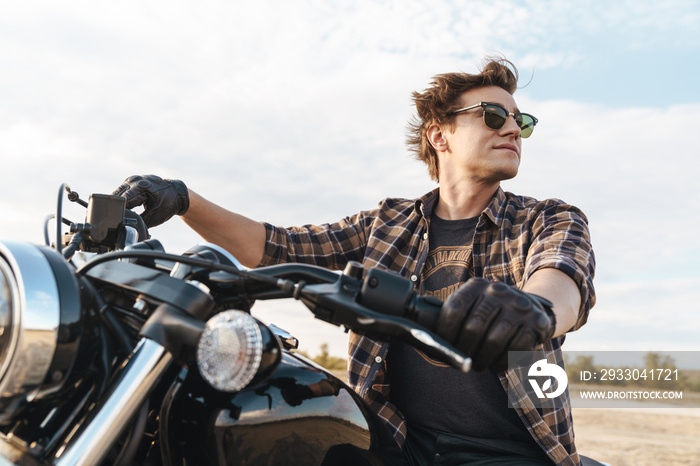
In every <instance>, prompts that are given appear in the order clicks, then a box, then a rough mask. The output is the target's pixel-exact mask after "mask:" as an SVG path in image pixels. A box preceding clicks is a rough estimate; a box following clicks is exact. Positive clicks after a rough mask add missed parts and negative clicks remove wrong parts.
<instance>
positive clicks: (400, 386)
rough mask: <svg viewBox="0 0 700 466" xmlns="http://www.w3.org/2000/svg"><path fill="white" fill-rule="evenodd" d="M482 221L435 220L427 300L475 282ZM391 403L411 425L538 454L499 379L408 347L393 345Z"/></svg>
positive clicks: (426, 278)
mask: <svg viewBox="0 0 700 466" xmlns="http://www.w3.org/2000/svg"><path fill="white" fill-rule="evenodd" d="M477 221H478V217H476V218H471V219H465V220H451V221H450V220H443V219H441V218H439V217H437V216H435V215H433V216H432V218H431V222H430V231H429V236H428V238H429V252H428V258H427V261H426V263H425V265H424V267H423V270H422V272H421V273H422V280H421V281H422V283H423V287H424V288H423V291H424V294H426V295H431V296H435V297H437V298H439V299H441V300H445V299H446V298H447V296H449V294H451V293H452V292H453V291H454V290H456V289H457V288H458V287H459V286H460V285H461V284H463V283H464V282H466V281H467V280H468V279H469V278H470V277H473V266H472V239H473V236H474V230H475V228H476V224H477ZM387 377H388V381H389V383H390V384H391V391H390V394H389V396H390V401H391V402H392V403H394V404H395V405H396V406H397V408H398V409H399V411H401V412H402V414H403V415H404V416H405V417H406V420H407V423H408V426H409V429H410V426H411V425H412V424H413V425H419V426H421V427H424V428H428V429H430V430H433V431H437V432H443V433H450V434H454V435H457V436H460V437H465V438H473V439H480V440H482V439H483V440H484V441H485V442H486V443H488V444H492V445H493V446H496V447H503V449H504V450H506V451H509V450H510V451H513V450H516V451H517V453H523V454H527V453H529V452H537V451H539V450H540V449H539V447H537V445H536V444H535V443H534V440H533V438H532V436H531V435H530V433H529V432H528V431H527V429H526V428H525V426H524V425H523V423H522V421H521V420H520V418H519V417H518V415H517V413H516V412H515V410H514V409H512V408H510V407H509V405H508V397H507V394H506V392H505V390H504V389H503V386H502V385H501V382H500V380H499V378H498V376H497V375H496V374H494V373H493V372H491V371H489V370H487V371H483V372H474V371H472V372H467V373H461V372H459V371H457V370H455V369H452V368H450V367H448V366H447V365H445V364H442V363H440V362H438V361H435V360H433V359H431V358H430V357H428V356H427V355H425V354H424V353H423V352H421V351H419V350H416V349H415V348H413V347H411V346H410V345H408V344H405V343H401V342H398V343H392V344H391V347H390V349H389V354H388V356H387Z"/></svg>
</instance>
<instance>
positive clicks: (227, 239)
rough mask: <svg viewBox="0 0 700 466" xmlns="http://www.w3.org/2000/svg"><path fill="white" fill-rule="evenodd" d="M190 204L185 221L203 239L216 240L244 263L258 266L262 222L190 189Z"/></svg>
mask: <svg viewBox="0 0 700 466" xmlns="http://www.w3.org/2000/svg"><path fill="white" fill-rule="evenodd" d="M189 198H190V206H189V209H188V210H187V212H186V213H185V214H184V215H182V217H181V218H182V219H183V220H184V222H185V223H186V224H187V225H188V226H189V227H190V228H192V229H193V230H194V231H196V232H197V233H198V234H199V235H200V236H201V237H202V238H203V239H204V240H205V241H208V242H211V243H215V244H218V245H219V246H221V247H222V248H224V249H226V250H227V251H229V252H230V253H231V254H233V255H234V256H235V257H236V259H238V260H239V261H240V262H241V264H243V265H245V266H246V267H255V266H257V265H258V264H259V263H260V261H261V260H262V257H263V252H264V250H265V227H264V226H263V224H262V223H259V222H256V221H254V220H251V219H249V218H247V217H244V216H243V215H240V214H237V213H235V212H231V211H229V210H226V209H224V208H223V207H221V206H219V205H217V204H214V203H213V202H211V201H208V200H206V199H205V198H203V197H202V196H200V195H199V194H197V193H195V192H194V191H192V190H189Z"/></svg>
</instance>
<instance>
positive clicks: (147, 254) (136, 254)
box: [76, 251, 280, 286]
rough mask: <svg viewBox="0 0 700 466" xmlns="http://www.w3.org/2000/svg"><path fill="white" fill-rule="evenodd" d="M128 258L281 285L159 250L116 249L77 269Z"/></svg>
mask: <svg viewBox="0 0 700 466" xmlns="http://www.w3.org/2000/svg"><path fill="white" fill-rule="evenodd" d="M127 258H142V259H161V260H165V261H169V262H179V263H182V264H186V265H194V266H198V267H204V268H207V269H214V270H220V271H222V272H228V273H231V274H233V275H237V276H239V277H244V278H250V279H253V280H257V281H259V282H262V283H265V284H269V285H275V286H279V282H280V281H279V280H278V279H277V278H271V277H266V276H263V275H258V274H256V273H255V272H250V271H242V270H240V269H238V268H236V267H235V266H232V265H225V264H219V263H217V262H213V261H210V260H206V259H198V258H195V257H187V256H179V255H176V254H168V253H164V252H158V251H115V252H110V253H107V254H104V255H101V256H97V257H95V258H93V259H91V260H90V261H89V262H88V263H87V264H85V265H83V266H81V267H80V268H78V270H76V274H78V275H85V274H86V273H87V272H88V271H89V270H90V269H92V268H93V267H95V266H97V265H99V264H101V263H103V262H109V261H113V260H118V259H127Z"/></svg>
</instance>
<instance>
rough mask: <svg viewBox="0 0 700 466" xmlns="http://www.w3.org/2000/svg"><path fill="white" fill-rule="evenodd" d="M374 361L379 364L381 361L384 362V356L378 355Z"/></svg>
mask: <svg viewBox="0 0 700 466" xmlns="http://www.w3.org/2000/svg"><path fill="white" fill-rule="evenodd" d="M374 362H376V363H377V364H379V363H380V362H382V357H381V356H377V357H376V358H374Z"/></svg>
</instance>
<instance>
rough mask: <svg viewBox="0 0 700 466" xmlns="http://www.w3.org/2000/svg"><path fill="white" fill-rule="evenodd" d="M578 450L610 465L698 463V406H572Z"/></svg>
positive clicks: (699, 458) (699, 448) (638, 465)
mask: <svg viewBox="0 0 700 466" xmlns="http://www.w3.org/2000/svg"><path fill="white" fill-rule="evenodd" d="M573 416H574V429H575V432H576V446H577V448H578V451H579V452H581V453H582V454H584V455H586V456H589V457H591V458H593V459H596V460H598V461H603V462H606V463H609V464H611V465H613V466H632V465H634V466H652V465H653V466H657V465H664V466H672V465H673V466H675V465H679V466H680V465H683V466H691V465H692V466H698V465H700V408H695V409H692V408H685V409H683V408H677V409H665V408H639V409H635V408H620V409H593V408H574V409H573Z"/></svg>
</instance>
